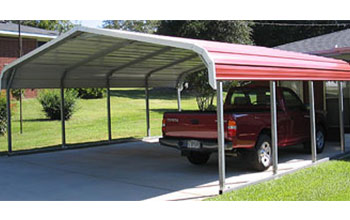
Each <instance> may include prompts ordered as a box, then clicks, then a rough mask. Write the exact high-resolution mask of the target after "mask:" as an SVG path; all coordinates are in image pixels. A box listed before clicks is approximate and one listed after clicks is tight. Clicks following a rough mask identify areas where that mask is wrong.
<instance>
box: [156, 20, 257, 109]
mask: <svg viewBox="0 0 350 220" xmlns="http://www.w3.org/2000/svg"><path fill="white" fill-rule="evenodd" d="M251 25H252V23H251V22H249V21H161V22H160V24H159V27H158V30H157V32H156V33H157V34H161V35H168V36H177V37H186V38H195V39H203V40H213V41H221V42H229V43H237V44H253V41H252V39H251V34H252V28H251ZM185 81H187V82H189V89H190V90H191V91H192V92H193V93H194V95H195V96H196V101H197V105H198V108H199V109H200V110H201V111H204V110H213V109H214V106H213V99H214V96H215V91H214V90H213V89H212V88H211V87H210V85H209V83H208V72H207V71H206V70H205V71H200V72H196V73H192V74H190V75H188V76H187V77H186V79H185ZM236 84H237V82H229V83H226V84H225V88H226V89H227V88H229V87H230V86H232V85H236Z"/></svg>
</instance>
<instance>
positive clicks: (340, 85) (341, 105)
mask: <svg viewBox="0 0 350 220" xmlns="http://www.w3.org/2000/svg"><path fill="white" fill-rule="evenodd" d="M338 89H339V91H338V92H339V94H338V95H339V97H338V100H339V129H340V149H341V151H342V152H343V153H344V152H345V134H344V94H343V83H342V82H340V81H338Z"/></svg>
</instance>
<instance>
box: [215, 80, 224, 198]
mask: <svg viewBox="0 0 350 220" xmlns="http://www.w3.org/2000/svg"><path fill="white" fill-rule="evenodd" d="M216 85H217V91H216V94H217V104H216V105H217V112H216V115H217V127H218V158H219V187H220V188H219V194H222V193H223V192H224V190H225V136H224V135H225V133H224V132H225V131H224V109H223V107H224V105H223V97H222V96H223V93H222V82H216Z"/></svg>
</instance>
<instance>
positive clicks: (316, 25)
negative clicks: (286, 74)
mask: <svg viewBox="0 0 350 220" xmlns="http://www.w3.org/2000/svg"><path fill="white" fill-rule="evenodd" d="M349 23H350V21H345V20H343V21H336V20H333V21H315V20H297V21H286V20H281V21H278V20H276V21H267V20H265V21H264V20H255V21H254V25H253V26H252V28H253V40H254V43H255V44H256V45H259V46H266V47H275V46H278V45H282V44H286V43H290V42H294V41H298V40H303V39H307V38H311V37H315V36H319V35H323V34H328V33H332V32H335V31H340V30H343V29H347V28H349V27H350V26H349Z"/></svg>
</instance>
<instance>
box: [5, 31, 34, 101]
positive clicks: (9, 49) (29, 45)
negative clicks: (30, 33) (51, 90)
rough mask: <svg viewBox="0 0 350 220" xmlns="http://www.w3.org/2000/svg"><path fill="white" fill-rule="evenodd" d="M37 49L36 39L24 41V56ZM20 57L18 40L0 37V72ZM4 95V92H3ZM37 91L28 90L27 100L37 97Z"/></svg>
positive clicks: (25, 94)
mask: <svg viewBox="0 0 350 220" xmlns="http://www.w3.org/2000/svg"><path fill="white" fill-rule="evenodd" d="M35 48H37V40H36V39H22V50H23V55H24V54H26V53H28V52H30V51H32V50H34V49H35ZM18 56H19V50H18V38H11V37H0V72H1V70H2V69H3V68H4V66H5V65H6V64H10V63H11V62H12V61H14V60H15V59H17V57H18ZM2 93H3V91H2ZM36 94H37V92H36V90H31V89H27V90H26V91H25V93H24V96H25V97H26V98H33V97H36Z"/></svg>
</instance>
